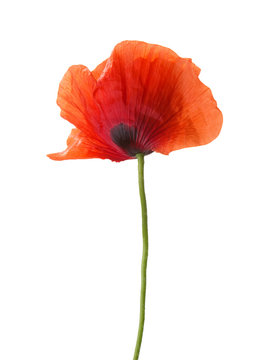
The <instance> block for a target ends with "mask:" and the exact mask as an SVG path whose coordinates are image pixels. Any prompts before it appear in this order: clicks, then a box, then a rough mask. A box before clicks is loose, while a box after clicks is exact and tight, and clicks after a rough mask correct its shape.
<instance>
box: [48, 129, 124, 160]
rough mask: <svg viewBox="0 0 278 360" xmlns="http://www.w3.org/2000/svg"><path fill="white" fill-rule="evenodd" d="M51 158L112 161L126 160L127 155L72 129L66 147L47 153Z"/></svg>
mask: <svg viewBox="0 0 278 360" xmlns="http://www.w3.org/2000/svg"><path fill="white" fill-rule="evenodd" d="M47 156H48V157H49V158H50V159H52V160H70V159H93V158H99V159H110V160H113V161H122V160H126V159H127V158H128V157H127V156H125V155H124V154H122V153H117V152H115V151H113V149H112V150H111V149H110V148H109V147H105V146H104V145H103V144H101V143H99V142H97V141H95V140H94V139H92V138H90V137H88V136H87V135H86V134H84V133H83V132H82V131H81V130H79V129H72V131H71V133H70V135H69V137H68V139H67V149H66V150H64V151H61V152H58V153H54V154H49V155H47Z"/></svg>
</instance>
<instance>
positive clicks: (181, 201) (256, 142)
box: [0, 0, 278, 360]
mask: <svg viewBox="0 0 278 360" xmlns="http://www.w3.org/2000/svg"><path fill="white" fill-rule="evenodd" d="M0 14H1V15H0V16H1V19H0V20H1V21H0V24H1V25H0V26H1V53H2V55H1V57H0V61H1V68H0V72H1V73H0V87H1V94H0V99H1V106H0V113H1V140H0V147H1V165H0V168H1V173H2V175H1V178H0V181H1V188H0V190H1V209H2V214H1V218H0V219H1V229H0V231H1V244H0V246H1V249H0V293H1V296H0V359H1V360H22V359H23V360H25V359H28V360H50V359H51V360H77V359H78V360H81V359H82V360H89V359H90V360H91V359H97V360H108V359H116V360H125V359H126V360H130V359H132V357H133V350H134V345H135V339H136V333H137V326H138V316H139V288H140V261H141V248H142V244H141V243H142V240H141V228H140V226H141V219H140V204H139V196H138V189H137V164H136V161H125V162H122V163H119V164H117V163H112V162H110V161H109V160H98V159H97V160H79V161H78V160H77V161H64V162H54V161H51V160H49V159H48V158H47V157H46V154H47V153H50V152H56V151H60V150H63V149H64V148H65V145H66V138H67V136H68V134H69V132H70V129H71V127H72V126H71V125H70V124H68V123H67V122H66V121H64V120H63V119H61V118H60V116H59V108H58V106H57V105H56V94H57V89H58V84H59V81H60V80H61V78H62V76H63V74H64V73H65V71H66V70H67V68H68V67H69V66H70V65H72V64H84V65H86V66H88V67H89V68H90V69H94V67H95V66H96V65H97V64H99V63H100V62H101V61H102V60H104V59H105V58H107V57H108V56H109V55H110V52H111V51H112V49H113V47H114V45H115V44H116V43H118V42H120V41H122V40H126V39H129V40H144V41H146V42H151V43H157V44H160V45H164V46H167V47H170V48H172V49H173V50H174V51H176V52H177V53H178V54H179V55H180V56H182V57H191V58H192V59H193V61H194V62H195V63H196V64H197V65H198V66H199V67H201V69H202V72H201V75H200V78H201V80H202V81H203V82H204V83H205V84H206V85H208V86H209V87H211V89H212V91H213V94H214V97H215V98H216V100H217V102H218V106H219V108H220V109H221V110H222V112H223V115H224V125H223V129H222V132H221V134H220V136H219V137H218V138H217V140H215V141H214V142H213V143H211V144H209V145H207V146H203V147H199V148H191V149H184V150H181V151H177V152H174V153H171V154H170V156H168V157H167V156H163V155H160V154H152V155H150V156H148V157H147V158H146V169H145V170H146V191H147V197H148V209H149V237H150V253H149V267H148V289H147V313H146V316H147V318H146V324H145V333H144V338H143V345H142V350H141V356H140V360H141V359H142V360H156V359H159V360H169V359H171V360H172V359H173V360H207V359H213V360H230V359H231V360H235V359H236V360H249V359H250V360H265V359H267V360H277V358H278V340H277V338H278V289H277V283H278V281H277V280H278V243H277V242H278V230H277V203H278V194H277V184H278V176H277V155H278V151H277V147H278V146H277V142H278V141H277V137H278V126H277V120H278V111H277V109H278V105H277V95H278V94H277V80H278V79H277V75H278V71H277V64H278V57H277V53H275V50H276V48H277V31H278V27H277V10H275V1H244V0H241V1H233V2H228V1H223V0H222V1H215V0H214V1H212V0H210V1H175V0H171V1H170V0H169V1H151V0H148V1H137V2H135V1H112V0H110V1H104V2H102V1H94V0H91V1H80V0H79V1H30V0H29V1H28V0H27V1H5V2H3V3H2V5H1V12H0Z"/></svg>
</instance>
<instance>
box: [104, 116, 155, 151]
mask: <svg viewBox="0 0 278 360" xmlns="http://www.w3.org/2000/svg"><path fill="white" fill-rule="evenodd" d="M110 135H111V139H112V140H113V142H114V143H115V144H116V145H118V146H119V147H120V148H121V149H123V150H124V151H125V152H126V153H127V154H128V155H129V156H136V154H138V153H143V154H144V155H148V154H150V153H152V150H150V149H147V148H146V146H145V145H144V144H143V143H142V142H141V141H140V142H138V131H137V128H136V127H135V126H128V125H126V124H123V123H121V124H119V125H116V126H114V127H113V128H112V129H111V131H110Z"/></svg>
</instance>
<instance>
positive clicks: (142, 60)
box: [51, 41, 222, 161]
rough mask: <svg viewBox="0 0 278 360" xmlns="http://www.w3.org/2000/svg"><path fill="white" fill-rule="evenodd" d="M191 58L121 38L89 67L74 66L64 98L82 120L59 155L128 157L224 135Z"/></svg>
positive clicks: (66, 108)
mask: <svg viewBox="0 0 278 360" xmlns="http://www.w3.org/2000/svg"><path fill="white" fill-rule="evenodd" d="M199 73H200V69H199V68H198V67H197V66H196V65H194V64H193V63H192V61H191V59H186V58H181V57H179V56H178V55H177V54H176V53H175V52H173V51H172V50H170V49H168V48H165V47H162V46H159V45H152V44H147V43H144V42H140V41H124V42H122V43H120V44H118V45H117V46H116V47H115V48H114V50H113V52H112V54H111V56H110V57H109V59H107V60H105V61H104V62H102V63H101V64H100V65H98V66H97V68H96V69H95V70H93V71H92V72H90V71H89V70H88V69H87V68H86V67H85V66H83V65H77V66H72V67H70V68H69V70H68V71H67V73H66V74H65V76H64V78H63V79H62V81H61V83H60V87H59V92H58V99H57V103H58V105H59V106H60V107H61V116H62V117H63V118H65V119H66V120H68V121H70V122H71V123H72V124H74V125H75V126H76V128H77V129H79V130H80V132H77V130H74V131H73V133H72V134H71V135H70V137H69V141H68V142H69V144H68V149H67V150H65V151H64V152H62V153H58V154H55V155H53V154H52V155H51V156H52V158H54V157H55V158H56V159H58V158H59V159H69V158H89V157H90V158H91V157H100V158H108V159H111V160H115V161H121V160H126V159H129V158H131V157H134V155H135V154H136V153H137V152H143V153H145V154H149V153H151V152H152V151H157V152H161V153H163V154H168V153H169V152H171V151H173V150H177V149H181V148H184V147H189V146H198V145H204V144H207V143H209V142H210V141H212V140H213V139H215V138H216V137H217V135H218V134H219V132H220V129H221V126H222V114H221V112H220V110H219V109H218V108H217V104H216V102H215V100H214V98H213V96H212V93H211V91H210V89H209V88H208V87H207V86H205V85H204V84H203V83H202V82H201V81H200V80H199V79H198V76H199Z"/></svg>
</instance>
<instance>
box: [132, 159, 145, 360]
mask: <svg viewBox="0 0 278 360" xmlns="http://www.w3.org/2000/svg"><path fill="white" fill-rule="evenodd" d="M136 157H137V159H138V182H139V193H140V199H141V209H142V235H143V254H142V263H141V295H140V317H139V328H138V335H137V341H136V347H135V351H134V357H133V360H137V359H138V358H139V353H140V348H141V343H142V337H143V330H144V323H145V302H146V280H147V261H148V216H147V202H146V195H145V186H144V154H141V153H140V154H137V155H136Z"/></svg>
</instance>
